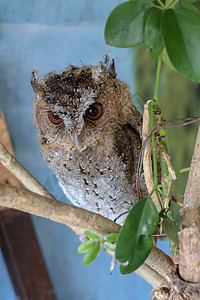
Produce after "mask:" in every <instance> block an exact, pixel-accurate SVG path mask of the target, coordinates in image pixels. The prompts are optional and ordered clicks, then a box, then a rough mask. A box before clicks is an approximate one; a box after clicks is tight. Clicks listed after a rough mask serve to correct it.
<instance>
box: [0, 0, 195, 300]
mask: <svg viewBox="0 0 200 300" xmlns="http://www.w3.org/2000/svg"><path fill="white" fill-rule="evenodd" d="M121 2H123V1H119V0H112V1H106V0H101V1H97V0H76V1H74V0H56V1H55V0H54V1H53V0H43V1H39V0H35V1H30V0H26V1H23V0H15V1H13V0H0V22H1V23H0V105H1V109H2V110H3V113H4V115H5V118H6V121H7V125H8V129H9V133H10V136H11V139H12V143H13V147H14V150H15V154H16V158H17V159H18V160H19V161H20V163H21V164H22V165H23V166H24V167H25V168H27V169H28V171H30V172H31V173H32V174H33V175H34V176H35V177H36V178H37V179H38V180H39V181H40V182H41V183H42V184H43V185H44V186H45V187H46V188H47V189H48V190H49V191H50V192H51V193H52V194H53V195H54V196H55V197H56V198H57V199H58V200H60V201H64V202H66V203H69V202H68V200H67V199H66V198H65V196H64V195H63V193H62V191H61V190H60V188H59V186H58V184H57V180H56V178H55V176H54V174H53V173H52V172H51V171H50V170H49V169H48V167H47V166H46V164H45V163H44V162H43V161H42V159H41V156H40V152H39V148H38V144H37V140H36V132H35V129H34V127H33V122H32V108H31V107H32V101H33V98H34V94H33V91H32V87H31V85H30V77H31V72H32V70H33V69H36V70H38V71H39V73H40V74H41V75H45V74H46V73H48V72H49V71H54V70H55V71H60V70H63V69H64V68H65V67H67V66H68V64H74V65H78V64H80V63H81V61H82V62H83V63H84V64H94V65H96V64H98V62H99V61H100V60H102V59H103V55H104V54H108V55H109V56H110V58H114V59H115V63H116V71H117V74H118V77H119V78H120V79H121V80H124V81H125V82H127V83H128V84H129V85H130V86H131V93H132V95H133V101H134V102H138V103H139V102H140V100H142V101H143V100H144V99H146V100H148V99H151V98H152V95H153V89H154V79H155V67H156V63H155V61H153V60H151V58H150V57H149V56H148V54H147V52H146V50H145V49H144V48H143V47H142V46H140V47H138V48H136V49H134V50H133V49H119V48H114V47H109V46H107V45H106V44H105V41H104V25H105V21H106V19H107V17H108V15H109V13H110V12H111V10H112V9H113V8H114V7H115V6H116V5H117V4H119V3H121ZM199 94H200V88H199V86H198V85H197V84H196V83H193V82H189V81H188V80H186V79H183V78H181V77H180V76H179V75H178V74H176V73H175V72H174V71H173V70H172V69H170V68H169V67H168V66H167V65H164V66H163V73H162V77H161V86H160V100H161V107H162V109H163V114H164V116H165V117H166V118H167V119H172V118H176V117H186V116H188V117H189V116H198V115H200V105H199V99H198V98H199ZM196 130H197V125H191V126H189V127H187V128H178V129H171V130H169V142H170V155H171V156H172V163H173V166H174V168H175V170H178V169H181V168H184V167H187V166H189V163H190V159H191V155H192V149H193V146H194V142H195V135H196ZM185 182H186V174H183V175H180V176H179V178H178V180H177V183H176V185H174V187H173V189H174V194H175V195H181V194H182V193H183V190H184V185H185ZM32 221H33V224H34V228H35V230H36V234H37V238H38V241H39V244H40V247H41V250H42V253H43V255H44V259H45V262H46V266H47V269H48V273H49V276H50V279H51V282H52V285H53V288H54V291H55V294H56V296H57V299H58V300H65V299H75V300H76V299H80V298H81V299H83V300H85V299H87V300H95V299H97V300H103V299H116V300H118V299H127V300H129V299H132V300H133V299H150V298H151V297H150V295H149V293H150V291H151V286H150V285H149V284H147V283H146V282H145V281H144V280H142V279H141V278H139V277H138V276H137V275H136V274H130V275H125V276H124V275H121V274H120V273H119V268H118V266H117V267H116V269H115V270H114V272H113V275H112V276H110V275H109V268H110V262H111V257H110V256H109V255H107V254H106V253H101V255H100V256H99V257H98V258H97V260H96V261H95V262H94V263H93V264H91V265H89V266H87V267H82V259H83V255H80V254H78V253H77V248H78V246H79V244H80V242H79V239H78V236H76V235H75V234H74V232H73V231H72V230H71V229H70V228H68V227H66V226H64V225H61V224H57V223H54V222H51V221H49V220H46V219H43V218H39V217H36V216H32ZM159 246H161V247H162V249H164V251H165V252H167V253H168V242H164V243H163V242H162V243H161V242H160V243H159ZM0 300H16V295H15V292H14V289H13V286H12V283H11V280H10V278H9V274H8V271H7V268H6V265H5V261H4V258H3V255H2V252H1V249H0Z"/></svg>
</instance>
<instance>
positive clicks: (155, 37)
mask: <svg viewBox="0 0 200 300" xmlns="http://www.w3.org/2000/svg"><path fill="white" fill-rule="evenodd" d="M161 15H162V11H161V10H160V9H157V8H154V9H152V10H151V13H150V15H149V16H148V19H147V21H146V24H145V30H144V39H145V44H146V45H147V47H148V52H149V54H150V55H151V56H152V57H153V58H157V57H158V56H159V54H160V51H161V50H162V49H163V47H164V43H163V40H162V36H161V32H160V20H161Z"/></svg>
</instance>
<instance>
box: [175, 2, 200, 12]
mask: <svg viewBox="0 0 200 300" xmlns="http://www.w3.org/2000/svg"><path fill="white" fill-rule="evenodd" d="M198 1H199V0H198ZM180 7H184V8H187V9H189V10H193V11H195V12H198V8H197V7H196V6H195V5H193V4H192V3H189V2H185V1H182V2H181V4H180Z"/></svg>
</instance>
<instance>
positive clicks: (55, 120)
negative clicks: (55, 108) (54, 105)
mask: <svg viewBox="0 0 200 300" xmlns="http://www.w3.org/2000/svg"><path fill="white" fill-rule="evenodd" d="M47 116H48V118H49V120H50V121H51V123H53V124H54V125H61V124H62V123H63V119H61V118H60V117H59V116H58V115H57V114H56V113H55V112H52V111H48V112H47Z"/></svg>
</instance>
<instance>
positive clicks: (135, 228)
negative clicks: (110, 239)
mask: <svg viewBox="0 0 200 300" xmlns="http://www.w3.org/2000/svg"><path fill="white" fill-rule="evenodd" d="M158 222H159V214H158V211H157V209H156V207H155V204H154V203H153V201H152V200H151V199H149V198H144V199H141V200H140V201H139V202H137V203H136V204H135V205H134V207H133V208H132V209H131V211H130V213H129V214H128V216H127V218H126V220H125V223H124V225H123V227H122V228H121V231H120V234H119V237H118V241H117V246H116V258H117V259H118V260H119V261H120V262H122V263H125V262H127V261H128V262H129V264H128V265H121V266H120V271H121V273H122V274H127V273H130V272H133V271H135V270H136V269H137V268H139V266H140V265H141V264H142V263H143V262H144V261H145V259H146V258H147V256H148V255H149V253H150V252H151V249H152V247H153V238H152V237H151V235H152V234H154V233H155V232H156V226H157V225H158Z"/></svg>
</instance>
